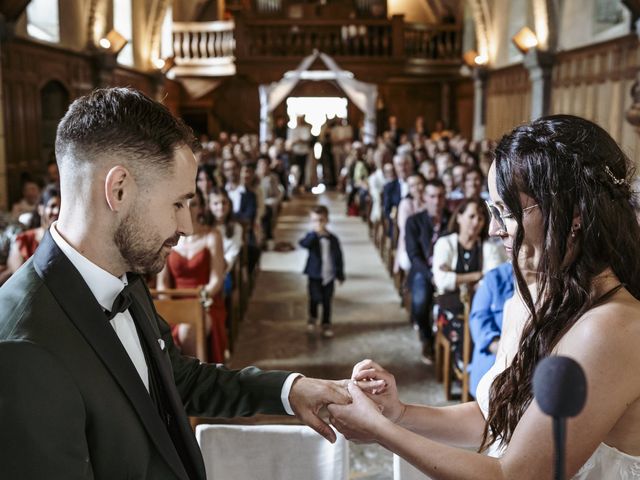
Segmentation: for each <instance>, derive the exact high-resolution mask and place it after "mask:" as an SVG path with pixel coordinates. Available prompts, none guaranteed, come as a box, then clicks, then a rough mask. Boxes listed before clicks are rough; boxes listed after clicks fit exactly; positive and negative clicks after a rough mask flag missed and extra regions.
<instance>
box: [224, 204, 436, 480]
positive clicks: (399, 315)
mask: <svg viewBox="0 0 640 480" xmlns="http://www.w3.org/2000/svg"><path fill="white" fill-rule="evenodd" d="M316 202H319V203H323V204H325V205H327V206H328V207H329V209H330V212H331V213H330V226H329V228H330V229H331V230H332V231H333V232H334V233H335V234H336V235H337V236H338V237H339V238H340V240H341V242H342V248H343V253H344V257H345V266H346V277H347V280H346V282H345V283H344V284H343V285H342V286H337V287H336V295H335V299H334V314H333V323H334V331H335V337H334V338H332V339H324V338H322V337H319V336H316V335H309V334H308V333H307V332H306V319H307V313H306V309H307V300H306V298H307V297H306V278H305V277H304V276H303V275H302V273H301V272H302V269H303V267H304V262H305V258H306V252H305V251H304V250H303V249H301V248H296V250H294V251H291V252H287V253H278V252H266V253H264V254H263V256H262V261H261V272H260V273H259V276H258V279H257V282H256V287H255V291H254V294H253V296H252V298H251V302H250V305H249V309H248V312H247V315H246V317H245V320H244V321H243V323H242V325H241V331H240V335H239V339H238V343H237V344H236V348H235V352H234V355H233V358H232V362H231V366H232V367H234V368H238V367H243V366H247V365H257V366H259V367H262V368H275V369H287V370H293V371H297V372H301V373H303V374H305V375H307V376H313V377H320V378H332V379H339V378H348V377H349V376H350V373H351V368H352V366H353V364H354V363H356V362H358V361H360V360H362V359H364V358H373V359H375V360H376V361H378V362H379V363H381V364H382V365H383V366H384V367H385V368H387V369H388V370H390V371H391V372H393V373H394V374H395V375H396V380H397V384H398V388H399V390H400V395H401V398H402V399H403V400H405V401H408V402H420V403H429V404H431V405H439V404H443V403H444V402H445V401H444V394H443V390H442V386H441V385H440V384H437V383H436V382H435V381H434V374H433V367H430V366H425V365H423V364H422V363H421V362H420V348H419V342H418V339H417V337H416V334H415V332H414V330H413V329H412V328H411V326H410V325H409V323H408V320H407V313H406V311H404V310H402V309H401V308H400V299H399V296H398V294H397V293H396V291H395V289H394V287H393V283H392V281H391V279H390V278H389V276H388V274H387V272H386V270H385V268H384V265H383V263H382V261H381V260H380V256H379V255H378V252H377V250H376V249H375V247H374V245H373V244H372V242H371V241H370V240H369V237H368V231H367V226H366V224H364V223H363V222H362V221H361V220H360V219H359V218H354V217H347V216H346V215H345V213H344V210H345V209H344V201H343V200H342V199H341V198H340V196H339V195H337V194H328V195H323V196H319V197H316V196H313V195H306V196H304V197H297V198H296V199H294V200H293V201H292V202H289V203H287V204H286V205H285V207H284V210H283V212H282V214H281V216H280V218H279V223H278V228H277V230H276V233H275V236H276V241H287V242H291V243H292V244H293V245H296V247H297V241H298V239H299V238H300V237H301V236H302V235H303V234H304V232H305V231H306V230H307V228H308V211H309V208H310V206H311V205H313V204H315V203H316ZM350 451H351V454H350V463H351V478H352V479H367V480H374V479H375V480H388V479H391V478H392V477H393V474H392V456H391V454H390V453H389V452H387V451H385V450H384V449H382V448H381V447H378V446H370V445H368V446H363V445H355V444H351V445H350Z"/></svg>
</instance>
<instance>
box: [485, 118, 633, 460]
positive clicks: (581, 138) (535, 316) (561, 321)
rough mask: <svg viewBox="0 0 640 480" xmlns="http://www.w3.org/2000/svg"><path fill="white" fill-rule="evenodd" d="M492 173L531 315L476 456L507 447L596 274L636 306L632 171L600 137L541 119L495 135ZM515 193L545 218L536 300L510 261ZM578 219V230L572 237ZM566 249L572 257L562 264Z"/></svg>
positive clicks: (581, 122) (496, 392) (566, 121)
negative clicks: (536, 375) (540, 372)
mask: <svg viewBox="0 0 640 480" xmlns="http://www.w3.org/2000/svg"><path fill="white" fill-rule="evenodd" d="M495 166H496V184H497V191H498V194H499V195H500V196H501V197H502V200H503V202H504V204H505V207H506V209H508V211H509V212H511V213H513V216H514V220H515V221H516V222H517V224H518V229H517V232H516V236H515V239H514V242H513V251H512V255H513V258H512V261H513V266H514V274H515V278H516V281H517V285H518V290H519V292H520V294H521V296H522V298H523V300H524V303H525V305H526V306H527V308H528V310H529V312H530V318H529V321H528V322H527V324H526V326H525V327H524V330H523V333H522V338H521V340H520V344H519V348H518V352H517V354H516V355H515V357H514V359H513V362H512V363H511V365H510V366H509V367H508V368H507V369H506V370H505V371H504V372H502V373H501V374H500V375H498V376H497V377H496V379H495V380H494V381H493V384H492V385H491V390H490V396H489V398H490V400H489V405H490V408H489V416H488V418H487V424H486V427H485V432H484V437H483V441H482V446H481V447H480V450H484V449H485V448H486V447H487V446H488V445H489V444H490V443H492V442H494V441H498V442H500V443H501V444H503V445H504V444H508V443H509V441H510V440H511V437H512V435H513V432H514V430H515V428H516V426H517V424H518V422H519V421H520V418H521V417H522V415H523V414H524V412H525V410H526V409H527V407H528V406H529V404H530V403H531V399H532V392H531V382H532V378H533V372H534V369H535V367H536V365H537V363H538V362H539V361H540V360H541V359H543V358H544V357H546V356H548V355H549V354H550V353H551V352H552V350H553V348H554V347H555V345H556V344H557V343H558V341H559V340H560V339H561V338H562V336H563V335H564V334H565V333H566V332H567V331H568V330H569V329H570V328H571V327H572V326H573V325H574V324H575V323H576V321H577V320H578V319H579V318H580V317H581V316H582V315H583V314H584V313H585V312H586V311H587V310H589V309H591V308H593V306H594V305H595V304H597V303H599V302H601V301H603V300H604V299H603V298H597V297H596V295H595V294H594V291H593V288H592V283H593V279H594V277H595V276H596V275H598V274H599V273H601V272H602V271H603V270H605V269H606V268H607V267H611V269H612V270H613V272H614V273H615V274H616V276H617V277H618V279H619V280H620V282H622V283H623V284H624V286H625V287H626V288H627V290H628V291H629V292H630V293H631V294H632V295H633V296H634V297H635V298H638V299H640V254H639V245H640V243H639V242H640V228H639V226H638V221H637V219H636V216H635V213H634V209H633V206H632V202H631V200H632V195H633V192H632V191H631V189H630V185H631V183H632V176H633V174H634V172H633V169H632V166H631V163H630V161H629V159H628V158H627V157H626V156H625V155H624V153H623V152H622V150H621V149H620V147H618V145H617V144H616V142H615V141H614V140H613V139H612V138H611V137H610V136H609V134H608V133H607V132H606V131H604V130H603V129H602V128H601V127H599V126H598V125H596V124H594V123H592V122H590V121H588V120H585V119H582V118H579V117H574V116H570V115H554V116H550V117H545V118H541V119H539V120H536V121H534V122H532V123H530V124H527V125H523V126H520V127H517V128H516V129H514V130H513V131H512V132H511V133H509V134H508V135H505V136H504V137H503V138H502V140H501V141H500V143H499V144H498V146H497V148H496V151H495ZM520 193H524V194H526V195H528V196H530V197H532V198H533V199H534V201H535V202H536V203H537V204H538V207H539V209H540V212H541V215H542V219H543V245H542V250H543V251H544V252H545V254H544V255H543V256H542V258H541V259H540V264H539V265H538V270H537V276H536V284H537V291H538V295H537V299H536V301H535V302H534V300H533V298H532V296H531V294H530V293H529V290H528V289H527V284H526V282H525V279H524V276H523V274H522V271H521V270H520V268H518V265H517V261H516V259H517V258H518V253H519V251H520V247H521V246H522V241H523V238H524V236H525V230H524V227H523V223H522V218H523V212H522V205H521V204H520V196H519V194H520ZM576 214H579V215H580V224H581V226H580V229H579V230H578V231H577V232H576V235H575V237H574V238H571V235H572V234H571V231H572V225H573V218H574V216H575V215H576ZM570 238H571V241H570ZM571 243H573V244H574V248H575V249H576V250H575V256H573V257H571V258H572V261H571V262H567V261H566V260H565V257H566V255H567V251H568V249H569V247H570V245H571ZM505 321H509V319H506V318H505Z"/></svg>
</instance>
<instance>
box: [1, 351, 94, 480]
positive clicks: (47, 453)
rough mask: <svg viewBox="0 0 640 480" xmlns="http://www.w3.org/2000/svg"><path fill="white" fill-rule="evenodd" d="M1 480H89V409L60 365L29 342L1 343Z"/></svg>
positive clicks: (91, 474)
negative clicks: (3, 479)
mask: <svg viewBox="0 0 640 480" xmlns="http://www.w3.org/2000/svg"><path fill="white" fill-rule="evenodd" d="M0 385H2V391H3V392H4V393H0V425H1V427H0V465H1V467H0V469H1V470H2V474H1V475H0V476H2V478H7V479H9V478H16V479H17V478H19V479H21V480H39V479H42V478H46V479H50V480H89V479H92V478H94V477H93V470H92V466H91V458H90V455H89V448H88V446H87V441H86V432H85V427H86V425H85V423H86V418H85V415H84V411H85V406H84V403H83V400H82V397H81V394H80V392H79V390H78V387H77V386H76V384H75V383H74V381H73V380H72V378H71V377H70V376H69V375H68V373H67V372H66V371H65V369H64V368H63V367H62V366H61V365H60V364H59V363H58V362H57V360H56V359H55V358H54V357H53V356H52V355H51V354H49V353H48V352H47V351H46V350H44V349H43V348H42V347H39V346H37V345H35V344H33V343H31V342H28V341H24V340H16V341H6V342H0Z"/></svg>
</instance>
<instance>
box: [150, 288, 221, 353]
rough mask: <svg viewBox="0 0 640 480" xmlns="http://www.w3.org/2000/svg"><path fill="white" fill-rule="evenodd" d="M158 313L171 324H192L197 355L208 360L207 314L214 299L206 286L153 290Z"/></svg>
mask: <svg viewBox="0 0 640 480" xmlns="http://www.w3.org/2000/svg"><path fill="white" fill-rule="evenodd" d="M151 296H152V297H153V304H154V306H155V308H156V311H157V312H158V314H159V315H160V316H161V317H162V318H164V319H165V321H166V322H167V323H168V324H169V325H171V326H174V325H178V324H180V323H185V324H187V325H191V327H192V328H193V330H194V331H195V334H196V357H197V358H198V359H200V360H201V361H202V362H206V361H207V334H206V326H205V325H206V316H207V315H208V314H209V307H210V306H211V304H212V302H213V300H211V298H209V296H208V295H207V292H206V291H205V289H204V288H187V289H166V290H156V289H152V290H151Z"/></svg>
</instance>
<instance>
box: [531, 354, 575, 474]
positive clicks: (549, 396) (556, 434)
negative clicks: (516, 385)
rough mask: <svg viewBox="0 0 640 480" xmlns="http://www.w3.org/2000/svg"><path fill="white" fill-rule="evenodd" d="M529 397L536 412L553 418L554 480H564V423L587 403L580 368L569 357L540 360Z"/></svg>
mask: <svg viewBox="0 0 640 480" xmlns="http://www.w3.org/2000/svg"><path fill="white" fill-rule="evenodd" d="M533 396H534V398H535V399H536V401H537V402H538V406H539V407H540V410H542V411H543V412H544V413H546V414H547V415H549V416H551V417H553V439H554V446H555V479H556V480H565V473H564V466H565V465H564V463H565V461H564V458H565V442H566V419H567V418H568V417H575V416H576V415H578V414H579V413H580V412H581V411H582V408H583V407H584V404H585V402H586V400H587V379H586V378H585V375H584V371H583V370H582V367H580V365H579V364H578V362H576V361H575V360H572V359H570V358H569V357H561V356H553V357H547V358H545V359H543V360H542V361H541V362H540V363H538V365H537V366H536V370H535V372H534V373H533Z"/></svg>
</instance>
